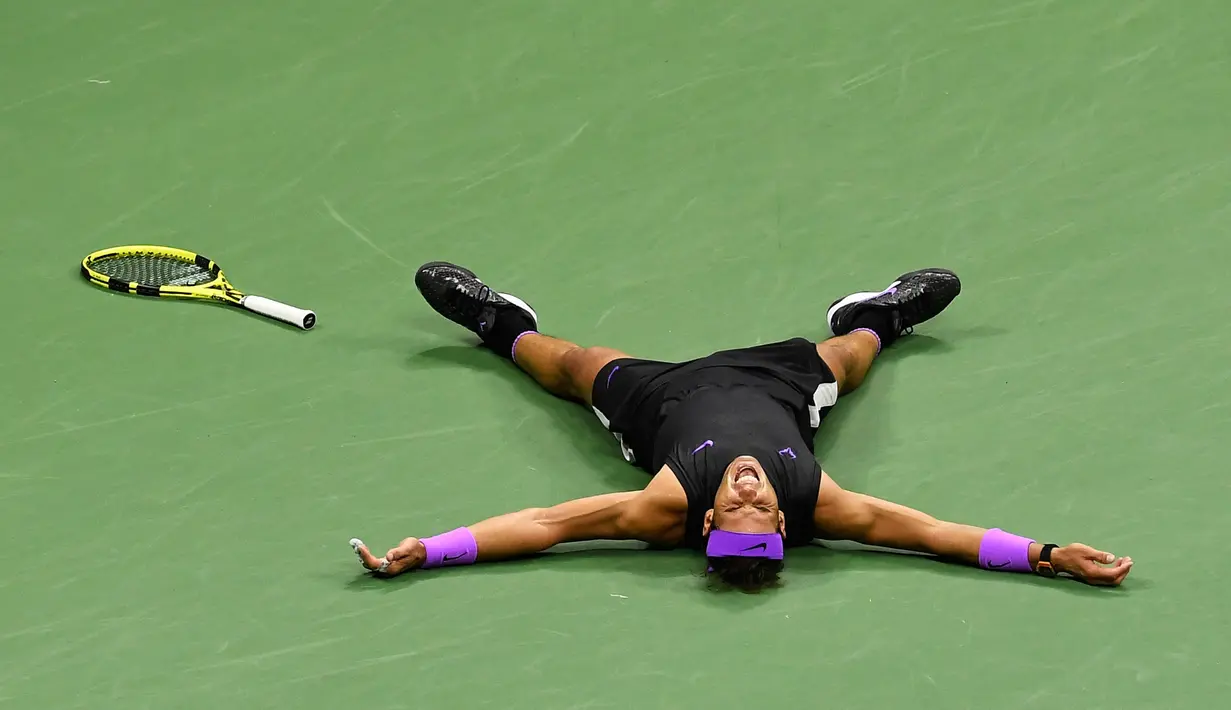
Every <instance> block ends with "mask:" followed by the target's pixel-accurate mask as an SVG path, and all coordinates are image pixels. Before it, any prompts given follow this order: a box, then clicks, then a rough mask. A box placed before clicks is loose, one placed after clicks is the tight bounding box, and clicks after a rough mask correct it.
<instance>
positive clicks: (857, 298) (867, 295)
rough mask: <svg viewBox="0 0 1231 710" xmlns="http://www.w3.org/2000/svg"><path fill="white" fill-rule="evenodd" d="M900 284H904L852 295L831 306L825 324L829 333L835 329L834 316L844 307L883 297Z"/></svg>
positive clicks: (896, 282)
mask: <svg viewBox="0 0 1231 710" xmlns="http://www.w3.org/2000/svg"><path fill="white" fill-rule="evenodd" d="M900 283H902V282H901V281H894V282H893V283H891V284H889V285H888V286H886V287H885V288H884V289H883V290H881V291H860V292H859V293H852V294H851V295H849V296H847V297H845V298H843V299H842V300H841V301H838V302H837V303H835V304H833V305H832V306H830V307H829V311H828V312H827V313H826V314H825V322H826V323H828V324H829V332H830V333H833V332H834V329H833V316H834V314H835V313H837V312H838V311H839V310H841V309H842V308H843V307H845V306H849V305H851V304H852V303H861V302H863V301H867V300H869V299H872V298H876V297H877V296H879V295H881V294H882V293H884V292H885V291H888V290H889V289H891V288H894V287H896V286H897V285H898V284H900ZM834 335H837V333H834Z"/></svg>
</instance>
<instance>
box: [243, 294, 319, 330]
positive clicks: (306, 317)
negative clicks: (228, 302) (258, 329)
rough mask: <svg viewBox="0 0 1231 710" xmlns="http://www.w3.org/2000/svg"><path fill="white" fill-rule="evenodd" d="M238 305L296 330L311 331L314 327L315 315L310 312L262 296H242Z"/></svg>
mask: <svg viewBox="0 0 1231 710" xmlns="http://www.w3.org/2000/svg"><path fill="white" fill-rule="evenodd" d="M239 305H241V306H243V307H244V308H246V309H248V310H250V311H252V312H253V313H260V314H261V315H263V316H268V317H270V318H273V319H275V320H280V321H282V322H283V323H290V324H291V325H293V326H295V327H296V328H302V329H304V330H312V328H313V327H314V326H315V325H316V314H315V313H313V312H312V311H305V310H304V309H302V308H296V307H294V306H288V305H286V304H285V303H279V302H278V301H275V300H273V299H272V298H265V297H264V296H244V297H243V299H241V300H240V302H239Z"/></svg>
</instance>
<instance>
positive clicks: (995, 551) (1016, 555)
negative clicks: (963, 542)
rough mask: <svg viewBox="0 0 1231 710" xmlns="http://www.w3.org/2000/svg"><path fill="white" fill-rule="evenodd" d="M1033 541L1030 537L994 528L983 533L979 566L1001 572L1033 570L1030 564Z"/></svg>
mask: <svg viewBox="0 0 1231 710" xmlns="http://www.w3.org/2000/svg"><path fill="white" fill-rule="evenodd" d="M1033 542H1034V540H1031V539H1030V538H1028V537H1022V536H1020V535H1012V534H1010V533H1007V532H1005V531H1003V530H1001V529H1000V528H992V529H991V530H988V531H987V532H986V533H984V534H983V541H982V542H980V543H979V566H980V567H982V568H983V569H990V570H996V571H1001V572H1033V571H1034V568H1033V567H1031V566H1030V545H1031V543H1033Z"/></svg>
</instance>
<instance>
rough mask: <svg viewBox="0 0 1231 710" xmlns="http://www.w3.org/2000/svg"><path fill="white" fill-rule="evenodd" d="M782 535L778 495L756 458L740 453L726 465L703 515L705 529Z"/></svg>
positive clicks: (705, 532)
mask: <svg viewBox="0 0 1231 710" xmlns="http://www.w3.org/2000/svg"><path fill="white" fill-rule="evenodd" d="M711 528H718V529H720V530H729V531H730V532H745V533H772V532H777V533H779V534H783V535H785V534H786V520H785V519H784V516H783V515H782V511H780V510H778V494H777V492H775V491H774V487H773V486H772V485H770V483H769V476H766V475H765V469H764V468H762V467H761V464H760V462H759V461H757V460H756V459H755V458H753V457H751V456H740V457H738V458H736V459H735V460H734V461H732V462H731V463H730V464H728V465H727V470H726V471H725V472H724V473H723V476H722V483H721V484H719V486H718V493H717V495H715V496H714V507H713V508H712V509H710V510H709V511H707V512H706V514H705V530H704V531H703V534H705V535H709V532H710V529H711Z"/></svg>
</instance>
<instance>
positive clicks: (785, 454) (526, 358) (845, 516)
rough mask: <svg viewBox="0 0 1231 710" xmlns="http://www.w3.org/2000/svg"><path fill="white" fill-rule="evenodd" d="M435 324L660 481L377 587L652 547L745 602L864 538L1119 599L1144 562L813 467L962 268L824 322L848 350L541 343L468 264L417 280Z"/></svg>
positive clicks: (531, 320)
mask: <svg viewBox="0 0 1231 710" xmlns="http://www.w3.org/2000/svg"><path fill="white" fill-rule="evenodd" d="M415 283H416V285H417V286H418V287H419V290H420V292H421V293H422V294H423V296H424V298H425V299H426V300H427V302H428V304H430V305H431V306H432V308H434V309H435V310H436V311H437V312H438V313H440V314H441V315H443V316H445V317H446V318H448V319H449V320H451V321H453V322H454V323H457V324H459V325H462V326H464V327H466V328H468V329H470V330H471V331H473V332H475V333H476V334H478V336H479V337H480V338H481V339H482V340H483V342H484V344H486V345H487V346H488V347H489V348H490V349H491V350H493V351H494V352H496V353H497V354H499V355H501V356H503V357H507V358H510V359H511V360H513V362H515V363H516V364H517V365H518V366H519V367H520V368H521V369H522V370H524V371H525V372H526V373H528V374H529V375H530V376H531V377H533V378H534V379H535V380H536V381H537V382H538V383H539V384H540V385H542V386H543V387H544V388H546V389H547V390H548V391H550V392H552V393H553V394H556V395H558V396H561V397H566V398H569V399H572V400H576V401H578V402H583V403H585V404H586V405H588V406H590V407H592V408H593V410H594V412H595V414H597V415H598V418H599V420H600V421H601V422H602V423H603V425H604V426H606V427H607V428H608V429H609V430H610V431H611V432H612V433H613V434H615V438H616V439H617V440H618V442H619V445H620V449H621V451H622V452H623V454H624V458H625V459H626V460H627V461H629V462H630V463H634V464H636V465H638V466H640V467H641V468H643V469H645V470H646V471H647V472H648V473H650V474H652V475H653V478H651V479H650V482H649V484H648V485H647V486H646V487H645V488H644V489H643V490H640V491H629V492H626V493H608V494H605V495H598V496H593V497H590V498H582V499H580V500H574V501H569V502H566V503H560V504H559V505H555V506H552V507H550V508H533V509H528V510H523V511H520V512H516V513H509V514H507V515H501V516H499V517H495V518H491V519H489V520H484V521H482V522H479V523H475V524H474V525H471V526H469V527H464V528H458V529H456V530H453V531H451V532H446V533H444V534H442V535H437V536H435V537H429V538H423V539H418V538H413V537H411V538H406V539H405V540H403V541H402V543H401V544H400V545H398V546H397V547H395V548H393V549H391V550H389V551H388V552H386V553H385V555H384V557H380V558H378V557H376V556H374V555H373V554H372V553H371V552H370V551H369V550H368V549H367V547H366V546H365V545H364V544H363V542H361V541H360V540H357V539H356V540H352V541H351V545H352V547H354V549H355V552H356V553H357V554H358V555H359V557H360V559H361V561H362V562H363V565H364V567H366V568H367V569H369V570H372V571H373V572H374V573H375V574H377V575H378V576H386V577H387V576H393V575H398V574H401V573H403V572H407V571H409V570H414V569H418V568H425V569H426V568H433V567H444V566H451V565H468V564H473V563H475V562H489V561H495V560H503V559H507V558H512V557H519V556H524V555H530V554H533V553H537V552H541V551H544V550H547V549H548V548H550V547H552V546H553V545H556V544H558V543H563V542H576V541H583V540H641V541H644V542H646V543H649V544H651V545H652V546H656V547H675V546H679V545H686V546H688V547H691V548H694V549H696V550H701V551H704V552H705V555H706V557H707V558H708V561H709V566H708V571H707V574H708V575H710V576H711V578H713V577H715V576H716V577H717V578H719V579H721V580H722V581H723V582H725V583H726V584H728V585H732V586H734V587H738V588H740V589H743V590H745V591H756V590H759V589H761V588H763V587H766V586H771V585H774V584H775V583H776V582H777V581H778V575H779V573H780V572H781V570H782V565H783V548H785V547H791V546H796V545H805V544H808V543H810V542H811V541H812V540H813V539H815V538H823V539H829V540H853V541H856V542H860V543H864V544H868V545H874V546H878V547H883V548H886V547H887V548H894V549H898V550H903V551H912V552H920V553H926V554H930V555H934V556H936V557H940V558H944V559H949V560H954V561H961V562H966V563H968V564H971V565H976V564H977V565H979V566H980V567H983V568H985V569H989V570H998V571H1004V572H1035V573H1037V574H1040V575H1043V576H1045V577H1054V576H1056V575H1057V574H1065V575H1070V576H1072V577H1075V578H1077V579H1080V580H1082V581H1085V582H1087V583H1090V584H1096V585H1118V584H1120V582H1122V581H1123V580H1124V578H1125V577H1126V576H1127V575H1128V573H1129V570H1130V569H1131V568H1132V565H1133V562H1132V560H1131V559H1130V558H1128V557H1119V558H1117V557H1114V556H1113V555H1111V554H1110V553H1107V552H1101V551H1099V550H1095V549H1093V548H1091V547H1088V546H1086V545H1081V544H1072V545H1066V546H1064V547H1057V546H1055V545H1042V544H1039V543H1037V542H1035V541H1034V540H1031V539H1029V538H1025V537H1020V536H1018V535H1013V534H1010V533H1007V532H1004V531H1001V530H999V529H992V530H985V529H983V528H978V527H973V526H969V525H959V524H957V523H949V522H943V521H940V520H936V519H935V518H932V517H931V516H928V515H926V514H924V513H921V512H918V511H916V510H912V509H910V508H907V507H904V506H901V505H896V504H894V503H889V502H887V501H883V500H878V499H876V498H872V497H870V496H866V495H861V494H859V493H854V492H851V491H847V490H844V489H843V488H842V487H840V486H839V485H838V484H837V483H836V482H834V480H833V479H832V478H830V477H829V475H828V474H827V473H825V472H824V471H822V470H821V467H820V465H819V464H818V463H817V461H816V458H815V457H814V456H813V437H814V435H815V434H816V430H817V427H819V426H820V424H821V420H822V419H824V417H825V415H826V414H827V413H828V411H829V409H830V408H831V407H833V405H834V404H835V403H836V402H837V400H838V397H839V396H840V395H843V394H846V393H848V392H850V391H852V390H854V389H855V388H856V387H858V386H859V384H860V383H861V382H863V379H864V377H865V376H866V375H867V373H868V369H869V368H870V367H871V366H872V361H873V360H874V359H875V358H876V356H877V355H878V354H879V353H880V351H881V348H882V347H888V346H890V345H892V344H893V342H894V341H895V340H897V339H898V338H900V337H902V336H903V335H906V334H908V333H910V332H911V330H912V328H913V327H914V326H916V325H918V324H919V323H922V322H924V321H926V320H928V319H930V318H932V317H934V316H936V315H937V314H939V313H940V312H941V311H942V310H944V308H945V307H946V306H948V305H949V303H950V302H951V301H953V299H954V298H956V297H957V295H958V293H959V292H960V290H961V282H960V281H959V280H958V277H957V276H956V275H955V274H954V273H953V272H951V271H947V270H944V269H924V270H921V271H914V272H911V273H909V274H904V275H902V276H900V277H899V278H898V279H897V280H896V281H894V282H893V283H892V284H891V285H890V286H889V287H888V288H886V289H885V290H883V291H880V292H868V293H853V294H851V295H849V296H846V297H845V298H842V299H840V300H838V301H836V302H835V303H834V304H833V305H832V306H831V307H830V309H829V312H828V321H829V327H830V330H831V331H833V333H834V335H835V336H836V337H833V338H831V339H829V340H826V341H824V342H822V343H819V344H817V343H813V342H811V341H808V340H804V339H802V338H796V339H794V340H788V341H785V342H781V343H774V344H771V345H761V346H757V347H752V348H746V349H741V350H729V351H726V352H719V353H715V354H713V355H710V356H708V357H703V358H701V359H699V360H693V361H690V362H684V363H667V362H656V361H651V360H639V359H636V358H633V357H630V356H629V355H626V354H624V353H622V352H619V351H617V350H612V349H610V348H601V347H591V348H583V347H580V346H578V345H575V344H573V343H570V342H567V341H564V340H560V339H558V338H554V337H551V336H548V335H543V334H541V333H539V332H538V316H537V314H536V313H535V312H534V311H533V310H532V309H531V308H530V306H529V305H527V304H526V303H525V302H524V301H522V300H521V299H519V298H516V297H515V296H511V295H509V294H502V293H497V292H495V291H493V290H492V289H490V288H489V287H488V286H486V285H485V284H484V283H483V282H482V281H480V280H479V279H478V278H477V277H476V276H475V275H474V274H473V273H472V272H471V271H469V270H468V269H464V268H462V267H459V266H456V265H453V264H449V263H444V262H433V263H430V264H426V265H424V266H423V267H422V268H420V269H419V272H418V274H417V275H416V276H415Z"/></svg>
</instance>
